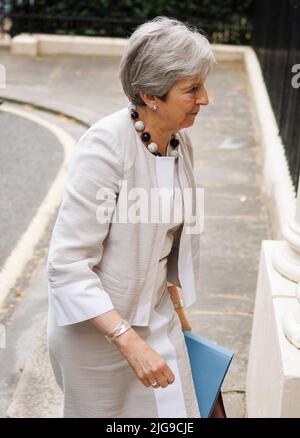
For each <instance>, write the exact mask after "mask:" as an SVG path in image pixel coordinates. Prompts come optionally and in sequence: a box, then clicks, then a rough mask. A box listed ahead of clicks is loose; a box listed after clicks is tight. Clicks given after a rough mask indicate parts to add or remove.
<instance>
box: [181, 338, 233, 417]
mask: <svg viewBox="0 0 300 438" xmlns="http://www.w3.org/2000/svg"><path fill="white" fill-rule="evenodd" d="M183 334H184V337H185V343H186V346H187V350H188V354H189V359H190V365H191V370H192V375H193V381H194V387H195V392H196V396H197V401H198V405H199V410H200V414H201V417H202V418H208V417H210V415H211V413H212V411H213V408H214V406H215V403H216V400H217V397H218V394H219V391H220V390H221V386H222V383H223V380H224V377H225V375H226V373H227V370H228V368H229V365H230V363H231V360H232V358H233V352H232V351H230V350H228V349H227V348H224V347H220V346H219V345H218V344H216V343H215V342H212V341H208V340H206V339H204V338H202V337H201V336H199V335H196V334H194V333H191V332H188V331H184V332H183Z"/></svg>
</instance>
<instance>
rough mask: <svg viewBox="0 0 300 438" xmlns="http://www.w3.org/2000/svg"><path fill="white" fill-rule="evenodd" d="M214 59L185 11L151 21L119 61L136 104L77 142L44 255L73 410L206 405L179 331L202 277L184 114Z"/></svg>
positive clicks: (152, 413)
mask: <svg viewBox="0 0 300 438" xmlns="http://www.w3.org/2000/svg"><path fill="white" fill-rule="evenodd" d="M214 62H215V61H214V56H213V54H212V50H211V47H210V45H209V43H208V41H207V39H206V38H205V37H204V36H202V35H200V34H199V33H198V32H197V31H196V30H194V29H192V28H188V27H187V26H185V25H184V24H182V23H181V22H179V21H177V20H175V19H168V18H166V17H157V18H156V19H154V20H152V21H150V22H147V23H145V24H143V25H141V26H140V27H138V28H137V29H136V30H135V32H134V33H133V34H132V36H131V37H130V39H129V40H128V44H127V47H126V49H125V51H124V54H123V57H122V59H121V63H120V78H121V82H122V86H123V89H124V92H125V94H126V96H127V97H128V99H129V102H130V103H129V106H128V108H127V107H126V108H123V109H121V110H120V111H117V112H115V113H113V114H111V115H109V116H108V117H105V118H104V119H102V120H100V121H99V122H98V123H96V124H95V125H93V126H92V127H91V128H90V129H89V130H88V131H87V132H86V133H85V134H84V135H83V137H82V138H81V139H80V141H79V143H78V145H77V149H76V152H75V155H74V158H73V160H72V163H71V166H70V169H69V174H68V184H67V189H66V192H65V195H64V199H63V202H62V205H61V207H60V211H59V214H58V217H57V221H56V224H55V227H54V230H53V235H52V240H51V245H50V250H49V256H48V263H47V268H48V279H49V321H48V343H49V352H50V358H51V363H52V367H53V370H54V374H55V377H56V380H57V383H58V385H59V386H60V387H61V389H62V391H63V393H64V409H63V416H64V417H116V418H120V417H127V418H128V417H151V418H155V417H199V416H200V413H199V409H198V405H197V400H196V397H195V392H194V387H193V382H192V377H191V370H190V366H189V361H188V356H187V350H186V347H185V342H184V337H183V334H182V328H185V329H190V326H189V324H188V322H187V320H186V317H185V314H184V310H183V308H182V307H183V303H184V304H185V305H186V306H189V305H190V304H192V303H193V302H194V301H195V297H196V290H197V289H198V287H199V266H198V263H199V229H198V228H199V227H197V226H195V217H196V222H197V213H196V216H195V206H196V187H195V181H194V176H193V170H192V166H193V156H192V147H191V144H190V140H189V137H188V134H187V132H186V130H185V128H188V127H189V126H192V125H193V123H194V121H195V117H196V115H197V113H198V112H199V110H200V106H201V105H207V104H208V97H207V92H206V89H205V86H204V82H205V79H206V77H207V75H208V73H209V72H210V71H211V68H212V65H213V63H214ZM186 194H187V196H186ZM150 195H151V196H150ZM149 196H150V197H151V202H150V204H151V206H152V207H153V206H155V207H153V208H152V210H151V219H149V218H150V215H149V208H148V207H149ZM137 198H138V200H137ZM131 201H135V203H132V202H131ZM152 201H153V202H152ZM189 205H190V206H192V209H193V212H189V211H188V206H189ZM165 206H169V215H168V217H167V220H165V219H166V218H165V217H164V218H162V215H161V213H162V212H161V210H162V209H164V207H165ZM192 213H193V214H192ZM176 286H178V287H180V288H181V289H182V295H183V300H182V299H181V298H180V295H179V291H178V289H177V287H176Z"/></svg>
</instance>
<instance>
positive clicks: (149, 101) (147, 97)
mask: <svg viewBox="0 0 300 438" xmlns="http://www.w3.org/2000/svg"><path fill="white" fill-rule="evenodd" d="M140 98H141V99H142V101H143V102H144V103H145V105H147V106H148V107H149V108H152V107H153V105H155V104H157V98H156V97H155V96H152V95H151V94H148V93H144V91H140Z"/></svg>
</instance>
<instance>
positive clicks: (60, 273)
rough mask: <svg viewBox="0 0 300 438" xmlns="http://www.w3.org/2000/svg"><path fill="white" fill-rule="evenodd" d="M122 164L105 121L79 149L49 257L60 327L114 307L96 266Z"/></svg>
mask: <svg viewBox="0 0 300 438" xmlns="http://www.w3.org/2000/svg"><path fill="white" fill-rule="evenodd" d="M122 166H123V154H122V150H121V142H119V139H118V138H116V135H112V132H111V129H107V128H105V127H104V126H102V125H101V122H98V124H96V125H94V126H93V127H92V128H90V129H89V130H88V131H87V132H86V133H85V134H84V135H83V136H82V137H81V139H80V140H79V142H78V143H77V145H76V148H75V153H74V156H73V158H72V160H71V163H70V166H69V171H68V177H67V186H66V190H65V193H64V197H63V200H62V203H61V206H60V209H59V212H58V216H57V220H56V223H55V226H54V229H53V233H52V237H51V242H50V248H49V253H48V259H47V274H48V286H49V299H51V303H53V308H54V312H55V315H56V321H57V324H58V325H60V326H62V325H68V324H74V323H77V322H80V321H84V320H87V319H90V318H93V317H95V316H98V315H100V314H102V313H104V312H107V311H109V310H111V309H113V308H114V306H113V304H112V301H111V299H110V297H109V295H108V293H107V292H106V291H105V290H104V288H103V286H102V283H101V280H100V278H99V276H98V275H97V274H96V273H95V272H94V271H93V267H94V266H95V265H97V264H98V263H99V262H100V260H101V257H102V253H103V243H104V240H105V237H106V236H107V234H108V232H109V228H110V222H111V218H112V215H113V212H114V210H115V206H116V202H117V195H118V191H119V184H120V180H121V179H122V174H123V167H122Z"/></svg>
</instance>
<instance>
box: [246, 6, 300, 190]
mask: <svg viewBox="0 0 300 438" xmlns="http://www.w3.org/2000/svg"><path fill="white" fill-rule="evenodd" d="M252 44H253V46H254V48H255V50H256V53H257V55H258V58H259V61H260V64H261V67H262V71H263V75H264V79H265V82H266V86H267V89H268V92H269V95H270V100H271V103H272V106H273V110H274V113H275V117H276V119H277V123H278V126H279V134H280V136H281V138H282V141H283V144H284V146H285V153H286V157H287V160H288V163H289V169H290V173H291V177H292V180H293V183H294V186H295V188H296V189H297V186H298V179H299V172H300V77H299V79H298V81H297V77H296V70H297V65H299V70H298V72H300V0H277V1H274V0H261V1H258V0H257V1H256V6H255V10H254V18H253V39H252ZM293 66H294V67H293ZM292 70H294V71H292ZM298 84H299V85H298Z"/></svg>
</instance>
